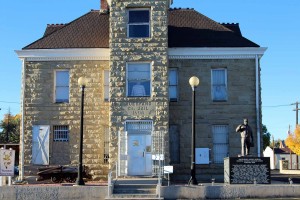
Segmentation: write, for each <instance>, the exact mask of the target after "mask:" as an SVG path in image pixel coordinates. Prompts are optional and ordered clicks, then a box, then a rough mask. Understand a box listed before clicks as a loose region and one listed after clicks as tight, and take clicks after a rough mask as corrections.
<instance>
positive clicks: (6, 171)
mask: <svg viewBox="0 0 300 200" xmlns="http://www.w3.org/2000/svg"><path fill="white" fill-rule="evenodd" d="M14 166H15V150H9V149H0V176H14Z"/></svg>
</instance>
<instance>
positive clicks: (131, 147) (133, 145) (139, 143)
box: [127, 134, 146, 176]
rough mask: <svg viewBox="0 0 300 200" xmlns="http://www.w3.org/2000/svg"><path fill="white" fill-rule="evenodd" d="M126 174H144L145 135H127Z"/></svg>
mask: <svg viewBox="0 0 300 200" xmlns="http://www.w3.org/2000/svg"><path fill="white" fill-rule="evenodd" d="M127 145H128V147H127V148H128V175H130V176H138V175H145V172H146V135H143V134H141V135H128V143H127Z"/></svg>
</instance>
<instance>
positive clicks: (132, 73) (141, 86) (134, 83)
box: [127, 63, 151, 97]
mask: <svg viewBox="0 0 300 200" xmlns="http://www.w3.org/2000/svg"><path fill="white" fill-rule="evenodd" d="M150 77H151V76H150V63H128V64H127V96H131V97H143V96H147V97H149V96H150V91H151V81H150Z"/></svg>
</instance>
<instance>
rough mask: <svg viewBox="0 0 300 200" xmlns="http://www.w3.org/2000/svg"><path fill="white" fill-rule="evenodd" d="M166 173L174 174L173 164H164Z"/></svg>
mask: <svg viewBox="0 0 300 200" xmlns="http://www.w3.org/2000/svg"><path fill="white" fill-rule="evenodd" d="M164 174H173V166H171V165H170V166H164Z"/></svg>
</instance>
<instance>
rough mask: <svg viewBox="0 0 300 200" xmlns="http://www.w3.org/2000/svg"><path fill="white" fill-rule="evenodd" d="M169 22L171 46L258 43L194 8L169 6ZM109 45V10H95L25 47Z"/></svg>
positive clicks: (169, 42) (89, 46)
mask: <svg viewBox="0 0 300 200" xmlns="http://www.w3.org/2000/svg"><path fill="white" fill-rule="evenodd" d="M168 23H169V25H168V37H169V41H168V44H169V47H259V46H258V45H257V44H255V43H253V42H251V41H250V40H248V39H246V38H244V37H243V36H242V35H241V34H238V33H237V30H239V27H238V24H237V25H236V24H235V26H234V27H231V28H230V27H228V26H226V25H222V24H219V23H217V22H215V21H213V20H212V19H210V18H208V17H206V16H204V15H202V14H200V13H199V12H197V11H195V10H193V9H170V10H169V13H168ZM227 27H228V28H227ZM108 47H109V14H108V13H100V12H99V11H94V10H92V11H90V12H89V13H87V14H85V15H83V16H81V17H79V18H78V19H76V20H74V21H72V22H70V23H68V24H65V25H63V24H60V25H50V26H49V25H48V27H47V29H46V31H45V34H44V36H43V37H42V38H40V39H39V40H37V41H35V42H33V43H31V44H29V45H27V46H26V47H24V48H23V49H58V48H108Z"/></svg>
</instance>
